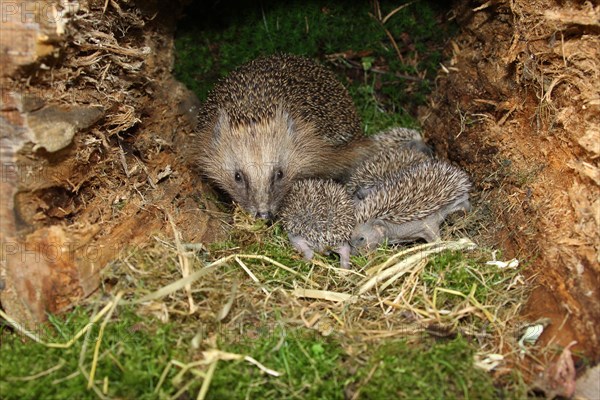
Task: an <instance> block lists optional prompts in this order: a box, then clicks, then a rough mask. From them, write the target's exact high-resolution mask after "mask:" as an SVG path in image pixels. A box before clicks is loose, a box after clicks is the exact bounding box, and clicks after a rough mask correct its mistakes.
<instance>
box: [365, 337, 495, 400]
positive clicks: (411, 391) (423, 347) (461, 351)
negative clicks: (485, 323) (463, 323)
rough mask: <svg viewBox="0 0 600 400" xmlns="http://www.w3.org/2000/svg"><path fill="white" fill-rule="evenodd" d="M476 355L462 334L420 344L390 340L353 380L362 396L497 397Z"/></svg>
mask: <svg viewBox="0 0 600 400" xmlns="http://www.w3.org/2000/svg"><path fill="white" fill-rule="evenodd" d="M473 355H474V350H473V347H472V346H471V345H469V344H468V343H467V341H466V340H464V339H463V338H460V337H459V338H457V339H455V340H452V341H449V342H430V343H427V342H425V343H422V344H418V345H414V344H410V345H409V344H407V343H406V342H404V341H393V342H388V343H385V344H383V345H381V346H380V347H379V348H378V349H377V350H376V351H375V353H374V354H373V355H372V356H371V357H370V359H369V362H368V363H367V364H366V365H365V366H364V367H362V368H361V369H360V370H359V371H358V373H357V374H356V377H355V378H354V382H355V383H357V384H358V387H357V389H358V390H360V394H361V395H360V398H361V399H493V398H497V397H498V396H497V395H496V393H495V388H494V385H493V382H492V379H491V378H490V377H489V376H488V375H487V374H486V373H485V372H484V371H482V370H479V369H477V368H474V367H473ZM373 370H374V372H372V371H373ZM371 373H372V375H371V376H370V379H368V378H367V377H368V376H369V375H370V374H371Z"/></svg>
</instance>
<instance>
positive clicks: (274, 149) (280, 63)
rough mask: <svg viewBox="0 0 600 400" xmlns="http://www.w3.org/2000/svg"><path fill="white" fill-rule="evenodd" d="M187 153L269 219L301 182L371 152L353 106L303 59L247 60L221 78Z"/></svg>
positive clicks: (328, 76) (343, 170) (338, 170)
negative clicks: (298, 182) (290, 190)
mask: <svg viewBox="0 0 600 400" xmlns="http://www.w3.org/2000/svg"><path fill="white" fill-rule="evenodd" d="M197 137H198V138H197V140H196V141H195V142H194V145H193V148H192V149H191V150H192V157H193V158H194V160H193V161H195V162H196V163H197V164H198V166H199V167H200V169H201V171H202V172H203V173H204V174H205V175H206V177H207V178H209V179H210V180H211V181H212V182H214V183H215V184H216V185H218V186H219V187H221V188H222V189H223V190H225V191H226V192H227V193H228V194H229V195H230V196H231V197H232V199H233V200H234V201H236V202H237V203H239V204H240V205H241V206H242V207H243V208H244V209H246V210H247V211H248V212H250V213H251V214H254V215H256V216H257V217H260V218H272V217H273V216H274V215H275V214H276V213H277V211H278V208H279V205H280V203H281V201H282V199H283V197H284V196H285V194H286V193H287V192H288V190H289V188H290V187H291V185H292V183H293V182H294V181H296V180H298V179H303V178H309V177H320V178H333V179H343V178H345V177H346V176H347V174H348V172H349V171H350V170H351V169H352V168H353V167H354V166H355V165H357V164H358V163H359V162H360V161H361V160H362V159H363V158H364V157H365V156H366V155H367V154H368V153H369V151H370V148H371V146H370V143H371V141H370V140H369V139H367V138H365V137H364V136H363V134H362V131H361V124H360V120H359V118H358V116H357V113H356V110H355V108H354V104H353V103H352V99H351V98H350V96H349V94H348V92H347V91H346V89H345V88H344V86H343V85H342V84H341V83H340V82H338V81H337V80H336V78H335V76H334V75H333V73H331V72H330V71H328V70H326V69H325V68H323V67H322V66H320V65H318V64H316V63H314V62H313V61H311V60H308V59H306V58H303V57H299V56H293V55H275V56H270V57H265V58H259V59H256V60H254V61H251V62H249V63H247V64H245V65H243V66H241V67H239V68H238V69H237V70H235V71H233V72H232V73H230V74H229V75H228V76H227V77H226V78H224V79H222V80H221V81H220V82H219V83H217V85H216V86H215V87H214V88H213V90H212V91H211V92H210V93H209V95H208V98H207V100H206V102H205V103H204V105H203V107H202V109H201V111H200V113H199V125H198V130H197Z"/></svg>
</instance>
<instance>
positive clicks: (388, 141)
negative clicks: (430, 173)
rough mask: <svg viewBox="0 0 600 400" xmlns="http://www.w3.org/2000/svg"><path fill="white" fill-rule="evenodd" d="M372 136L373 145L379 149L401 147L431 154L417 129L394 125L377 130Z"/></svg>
mask: <svg viewBox="0 0 600 400" xmlns="http://www.w3.org/2000/svg"><path fill="white" fill-rule="evenodd" d="M372 138H373V141H374V142H375V145H376V146H378V148H379V149H381V150H385V149H389V148H398V147H403V148H407V149H411V150H415V151H419V152H421V153H423V154H426V155H428V156H431V155H433V154H432V152H431V149H430V148H429V147H428V146H427V145H426V144H425V142H424V141H423V137H422V136H421V134H420V133H419V131H417V130H415V129H410V128H403V127H400V126H396V127H393V128H389V129H387V130H384V131H381V132H378V133H377V134H375V135H374V136H373V137H372Z"/></svg>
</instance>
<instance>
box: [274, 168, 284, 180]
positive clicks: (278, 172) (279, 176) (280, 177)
mask: <svg viewBox="0 0 600 400" xmlns="http://www.w3.org/2000/svg"><path fill="white" fill-rule="evenodd" d="M275 179H277V180H278V181H280V180H282V179H283V171H282V170H280V169H278V170H277V172H276V173H275Z"/></svg>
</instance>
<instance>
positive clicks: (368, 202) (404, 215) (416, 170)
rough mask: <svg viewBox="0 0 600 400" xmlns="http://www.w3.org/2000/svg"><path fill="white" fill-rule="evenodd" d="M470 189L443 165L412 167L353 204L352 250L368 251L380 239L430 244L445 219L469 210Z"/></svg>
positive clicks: (456, 170) (454, 170)
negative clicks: (354, 210)
mask: <svg viewBox="0 0 600 400" xmlns="http://www.w3.org/2000/svg"><path fill="white" fill-rule="evenodd" d="M470 188H471V183H470V182H469V178H468V176H467V174H466V173H465V172H464V171H462V170H461V169H459V168H457V167H454V166H452V165H450V164H448V163H447V162H443V161H438V160H427V161H423V162H421V163H417V164H413V165H411V166H409V167H407V168H406V169H405V170H403V171H402V172H401V173H400V174H398V175H397V176H396V177H395V178H394V179H387V180H386V181H385V182H382V183H381V184H380V185H379V186H378V187H377V188H376V189H375V190H373V191H371V192H370V193H369V194H368V195H367V197H366V198H365V199H364V200H362V201H359V202H357V203H356V219H357V222H358V225H357V226H356V227H355V228H354V231H353V232H352V237H351V240H350V243H351V245H352V246H353V247H354V248H355V249H359V248H367V249H372V248H374V247H376V246H377V245H378V244H379V243H382V242H383V241H384V240H385V239H387V240H388V243H399V242H403V241H410V240H414V239H419V238H421V239H425V240H426V241H428V242H432V241H436V240H438V239H439V226H440V224H441V223H442V221H443V220H444V219H445V218H446V216H447V215H448V214H451V213H453V212H455V211H459V210H463V211H468V210H469V209H470V207H471V206H470V203H469V189H470Z"/></svg>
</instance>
